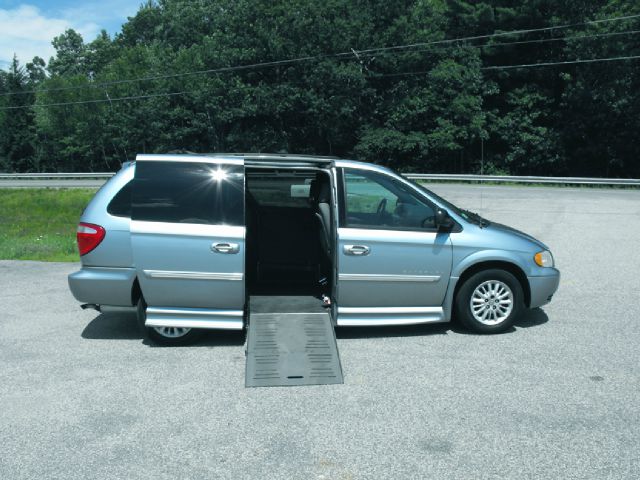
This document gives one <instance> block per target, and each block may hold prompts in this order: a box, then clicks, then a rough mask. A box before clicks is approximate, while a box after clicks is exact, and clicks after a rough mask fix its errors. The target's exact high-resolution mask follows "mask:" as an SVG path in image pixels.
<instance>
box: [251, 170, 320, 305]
mask: <svg viewBox="0 0 640 480" xmlns="http://www.w3.org/2000/svg"><path fill="white" fill-rule="evenodd" d="M245 174H246V189H245V191H246V202H245V206H246V208H245V212H246V226H247V234H246V255H245V262H246V266H245V271H246V275H247V293H248V295H249V297H250V298H251V302H254V299H255V298H256V297H259V298H262V299H263V303H264V302H265V301H266V302H269V301H270V302H277V301H279V300H278V298H281V297H285V296H286V297H287V298H288V303H290V304H291V301H290V300H291V298H290V297H293V296H295V297H298V298H299V299H300V300H302V299H303V298H304V299H306V300H305V301H306V302H307V303H308V302H309V301H311V302H314V301H315V302H316V308H317V305H318V304H319V303H318V302H321V301H322V299H323V296H324V297H325V302H326V299H328V298H329V297H331V288H332V281H333V278H332V277H333V273H332V272H333V265H332V243H333V242H332V241H331V238H332V227H331V225H332V213H331V212H332V210H331V184H330V177H329V175H328V173H327V172H325V171H322V170H320V169H315V168H307V169H301V168H247V169H246V172H245Z"/></svg>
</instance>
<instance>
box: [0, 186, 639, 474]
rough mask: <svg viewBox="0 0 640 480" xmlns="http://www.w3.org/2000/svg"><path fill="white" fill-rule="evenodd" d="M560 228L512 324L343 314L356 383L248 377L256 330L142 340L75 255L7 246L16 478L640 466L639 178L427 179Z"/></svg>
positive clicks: (546, 231)
mask: <svg viewBox="0 0 640 480" xmlns="http://www.w3.org/2000/svg"><path fill="white" fill-rule="evenodd" d="M433 190H434V191H436V192H437V193H439V194H441V195H443V196H445V197H446V198H448V199H450V200H452V201H453V202H455V203H458V204H459V205H460V206H462V207H465V208H469V209H472V210H476V211H480V212H481V213H482V214H483V215H485V216H486V217H488V218H489V219H491V220H495V221H498V222H500V223H506V224H508V225H511V226H513V227H515V228H519V229H522V230H524V231H526V232H527V233H530V234H532V235H534V236H536V237H538V238H540V239H541V240H542V241H544V242H545V243H547V244H548V245H549V246H550V247H551V249H552V251H553V253H554V255H555V258H556V262H557V265H558V267H559V268H560V270H561V272H562V280H561V285H560V290H559V291H558V293H557V295H556V296H555V298H554V300H553V302H552V303H551V304H549V305H548V306H545V307H544V308H543V309H537V310H532V311H530V312H528V313H527V314H526V315H525V316H524V317H523V318H522V319H521V320H520V321H519V322H518V323H517V325H516V327H515V328H514V329H513V331H511V332H508V333H506V334H502V335H496V336H477V335H471V334H469V333H467V332H465V331H463V330H461V329H458V328H457V327H453V328H452V327H451V326H450V325H432V326H416V327H398V328H382V329H369V328H367V329H339V330H338V331H337V336H338V348H339V350H340V356H341V361H342V366H343V370H344V377H345V383H344V385H328V386H312V387H285V388H253V389H245V388H244V341H245V338H244V334H239V333H212V334H210V335H208V336H207V337H206V338H205V339H204V340H203V341H202V342H200V343H199V344H198V345H196V346H192V347H184V348H158V347H153V346H150V345H148V344H146V343H144V342H143V341H142V340H141V338H140V336H139V335H138V332H137V330H136V327H135V324H134V319H133V318H132V317H131V315H115V314H108V315H107V314H98V313H97V312H94V311H82V310H80V309H79V308H78V304H77V302H76V301H75V300H74V299H73V297H72V296H71V294H70V293H69V291H68V287H67V283H66V276H67V275H68V274H69V273H70V272H72V271H74V270H75V269H77V268H78V265H77V264H61V263H38V262H14V261H0V446H1V453H0V478H2V479H11V480H13V479H58V478H59V479H65V480H70V479H120V478H122V479H130V478H139V479H147V478H149V479H151V478H153V479H190V478H193V479H202V478H234V479H236V478H260V479H271V478H286V479H292V478H304V479H314V478H315V479H360V478H363V479H364V478H366V479H369V478H370V479H380V478H394V479H397V478H437V479H461V478H481V479H493V478H495V479H502V478H513V479H527V478H562V479H587V478H593V479H626V478H629V479H635V478H640V458H639V454H638V452H640V402H639V401H638V392H639V391H640V389H639V386H640V385H639V373H640V366H639V361H638V359H639V358H640V356H639V354H638V352H639V349H638V340H639V339H640V338H639V332H640V325H639V323H640V303H639V302H638V298H640V296H639V292H640V275H639V273H638V272H639V270H640V259H639V257H638V245H639V242H638V237H639V236H640V191H638V190H610V189H570V188H567V189H564V188H553V187H548V188H536V187H490V186H469V185H445V184H437V185H433Z"/></svg>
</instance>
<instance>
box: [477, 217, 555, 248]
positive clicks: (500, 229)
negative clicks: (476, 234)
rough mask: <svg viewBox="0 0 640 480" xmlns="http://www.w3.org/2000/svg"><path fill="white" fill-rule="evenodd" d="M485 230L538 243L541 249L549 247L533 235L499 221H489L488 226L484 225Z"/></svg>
mask: <svg viewBox="0 0 640 480" xmlns="http://www.w3.org/2000/svg"><path fill="white" fill-rule="evenodd" d="M484 229H485V230H487V231H489V232H496V233H504V234H508V235H513V236H516V237H518V238H520V239H523V240H527V241H529V242H531V243H534V244H536V245H538V246H539V247H540V248H541V249H543V250H549V247H547V246H546V245H545V244H544V243H542V242H541V241H540V240H538V239H537V238H535V237H532V236H531V235H529V234H527V233H524V232H521V231H520V230H517V229H515V228H512V227H509V226H508V225H503V224H501V223H494V222H491V223H490V224H489V225H488V226H486V227H484Z"/></svg>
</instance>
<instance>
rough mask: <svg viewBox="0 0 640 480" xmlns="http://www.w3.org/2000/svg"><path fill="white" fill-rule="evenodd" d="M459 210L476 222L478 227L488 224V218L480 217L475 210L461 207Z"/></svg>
mask: <svg viewBox="0 0 640 480" xmlns="http://www.w3.org/2000/svg"><path fill="white" fill-rule="evenodd" d="M460 211H461V212H462V213H464V214H465V215H466V216H467V217H468V218H469V220H471V221H472V222H474V223H477V224H478V226H480V228H482V227H486V226H487V225H489V220H487V219H486V218H482V217H481V216H480V215H478V214H477V213H476V212H472V211H470V210H465V209H463V208H461V209H460Z"/></svg>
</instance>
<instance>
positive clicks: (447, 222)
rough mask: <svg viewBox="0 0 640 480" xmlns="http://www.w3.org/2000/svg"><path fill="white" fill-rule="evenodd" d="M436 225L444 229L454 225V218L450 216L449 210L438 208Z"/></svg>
mask: <svg viewBox="0 0 640 480" xmlns="http://www.w3.org/2000/svg"><path fill="white" fill-rule="evenodd" d="M435 221H436V227H438V228H442V229H444V230H446V229H449V228H451V227H453V219H452V218H451V217H450V216H449V212H447V211H446V210H444V209H443V208H438V209H437V210H436V215H435Z"/></svg>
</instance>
